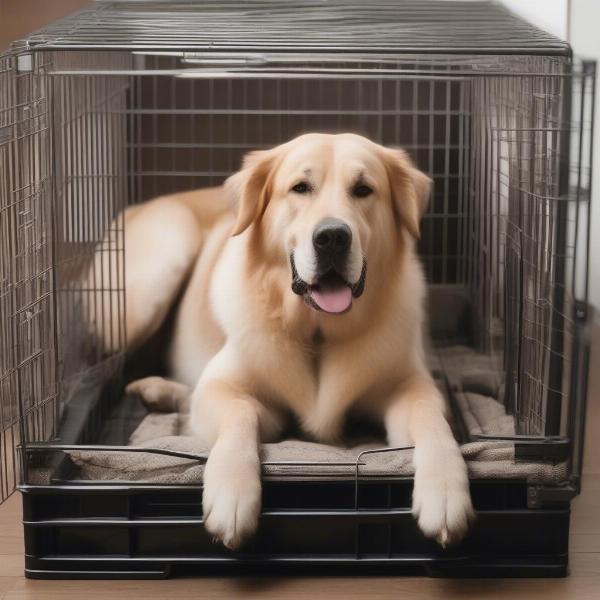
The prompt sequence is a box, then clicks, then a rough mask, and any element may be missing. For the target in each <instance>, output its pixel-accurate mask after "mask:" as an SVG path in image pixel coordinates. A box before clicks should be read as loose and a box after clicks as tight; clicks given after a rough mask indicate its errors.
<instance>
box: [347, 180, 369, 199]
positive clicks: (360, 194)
mask: <svg viewBox="0 0 600 600" xmlns="http://www.w3.org/2000/svg"><path fill="white" fill-rule="evenodd" d="M372 193H373V189H372V188H370V187H369V186H368V185H365V184H364V183H359V184H358V185H355V186H354V187H353V188H352V195H353V196H354V197H355V198H366V197H367V196H370V195H371V194H372Z"/></svg>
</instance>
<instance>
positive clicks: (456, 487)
mask: <svg viewBox="0 0 600 600" xmlns="http://www.w3.org/2000/svg"><path fill="white" fill-rule="evenodd" d="M444 412H445V407H444V399H443V397H442V395H441V394H440V392H439V391H438V389H437V388H436V386H435V384H434V383H433V381H432V380H431V378H430V377H429V376H428V375H422V376H417V377H415V378H414V379H411V380H410V381H408V382H407V383H406V384H405V385H404V387H403V388H402V389H401V390H399V392H398V393H397V394H396V396H395V398H394V401H393V402H392V404H391V405H390V407H389V409H388V411H387V414H386V416H385V425H386V429H387V435H388V443H389V444H390V445H391V446H403V445H405V444H406V443H407V442H411V441H412V442H413V443H414V446H415V450H414V468H415V484H414V490H413V515H414V516H415V518H416V519H417V521H418V523H419V527H420V528H421V530H422V531H423V533H425V535H427V536H428V537H432V538H435V539H436V540H437V541H438V542H439V543H440V544H441V545H442V546H446V545H448V544H450V543H452V542H455V541H458V540H460V539H461V538H462V537H463V536H464V534H465V533H466V531H467V529H468V526H469V521H470V520H471V519H472V517H473V515H474V512H473V506H472V504H471V496H470V493H469V478H468V474H467V466H466V464H465V461H464V459H463V457H462V455H461V453H460V449H459V447H458V444H457V442H456V440H455V438H454V436H453V435H452V431H451V429H450V425H449V424H448V422H447V421H446V419H445V417H444Z"/></svg>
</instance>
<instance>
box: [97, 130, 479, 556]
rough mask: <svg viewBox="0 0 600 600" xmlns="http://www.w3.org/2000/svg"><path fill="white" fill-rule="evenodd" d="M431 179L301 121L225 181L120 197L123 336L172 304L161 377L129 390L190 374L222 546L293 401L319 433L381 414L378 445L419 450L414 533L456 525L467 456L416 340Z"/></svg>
mask: <svg viewBox="0 0 600 600" xmlns="http://www.w3.org/2000/svg"><path fill="white" fill-rule="evenodd" d="M429 190H430V180H429V179H428V177H427V176H425V175H424V174H423V173H421V172H420V171H418V170H417V169H416V168H415V167H414V166H413V164H412V163H411V161H410V160H409V158H408V157H407V155H406V154H405V153H404V152H402V151H401V150H396V149H388V148H384V147H382V146H379V145H377V144H375V143H373V142H371V141H369V140H367V139H365V138H363V137H360V136H357V135H353V134H342V135H325V134H307V135H303V136H301V137H298V138H296V139H294V140H292V141H290V142H288V143H286V144H283V145H281V146H278V147H276V148H273V149H271V150H266V151H257V152H252V153H250V154H249V155H248V156H247V157H246V158H245V160H244V164H243V166H242V169H241V170H240V171H239V172H238V173H236V174H234V175H233V176H231V177H230V178H229V179H228V180H227V181H226V183H225V185H224V186H223V187H222V188H214V189H206V190H200V191H194V192H186V193H180V194H173V195H171V196H165V197H161V198H158V199H155V200H152V201H150V202H147V203H145V204H142V205H138V206H133V207H131V208H129V209H127V211H126V213H125V215H124V218H125V247H126V254H125V273H126V327H127V340H128V342H127V345H128V350H134V349H135V348H138V347H139V346H141V345H142V344H143V343H144V341H146V340H147V339H148V338H149V337H150V336H151V335H152V334H153V333H154V332H155V331H156V330H157V329H158V328H159V326H160V325H161V323H162V322H163V320H164V319H165V317H166V315H167V313H168V312H169V311H173V310H175V320H174V327H173V330H172V336H171V341H170V345H169V348H168V362H169V365H170V371H171V376H172V379H173V381H172V382H171V381H168V380H165V379H160V378H158V377H151V378H147V379H143V380H140V381H137V382H134V383H132V384H131V385H130V386H129V391H130V392H136V393H138V394H140V395H141V396H143V397H144V398H145V399H146V401H148V402H150V403H152V402H157V401H160V402H173V401H174V400H175V401H176V399H177V396H178V395H181V394H183V393H185V392H186V391H187V389H188V388H187V387H186V386H189V387H190V388H193V393H192V399H191V414H190V421H191V427H192V429H193V431H194V432H195V434H196V435H198V436H199V437H200V438H201V439H202V440H203V441H204V443H206V445H207V447H209V448H210V454H209V457H208V461H207V463H206V468H205V472H204V493H203V513H204V523H205V527H206V529H207V530H208V531H209V532H210V533H211V534H212V535H213V536H215V537H216V538H218V539H219V540H221V541H222V542H223V543H224V544H225V545H226V546H227V547H229V548H237V547H239V546H240V544H242V543H243V542H244V540H246V539H247V538H248V537H249V536H251V535H252V533H253V532H254V531H255V530H256V528H257V526H258V520H259V515H260V510H261V464H260V457H259V450H260V443H261V442H269V441H275V440H277V439H278V437H279V436H280V435H281V433H282V431H283V428H284V426H285V424H286V420H287V417H288V415H289V414H290V413H291V414H293V415H294V416H295V418H296V419H297V421H298V423H299V424H300V426H301V428H302V429H303V431H304V432H306V434H307V435H308V436H309V437H311V438H312V439H315V440H318V441H322V442H335V441H336V440H338V439H339V437H340V434H341V431H342V427H343V424H344V420H345V417H346V416H347V415H348V412H349V411H350V410H352V412H353V414H358V415H362V416H364V418H365V419H369V420H373V419H374V420H376V421H379V422H381V423H382V424H383V425H384V427H385V430H386V433H387V440H388V443H389V445H390V446H394V447H397V446H411V445H414V446H415V451H414V469H415V477H414V492H413V512H414V515H415V518H416V519H417V520H418V524H419V527H420V528H421V530H422V531H423V533H424V534H425V535H427V536H430V537H432V538H435V539H436V540H438V542H439V543H440V544H442V545H446V544H448V543H450V542H452V541H456V540H458V539H460V538H461V537H462V536H463V534H464V533H465V532H466V530H467V527H468V524H469V521H470V519H471V516H472V514H473V508H472V505H471V499H470V494H469V480H468V476H467V469H466V465H465V463H464V460H463V458H462V456H461V453H460V450H459V447H458V445H457V442H456V441H455V438H454V437H453V434H452V431H451V429H450V426H449V424H448V422H447V420H446V418H445V403H444V399H443V397H442V395H441V394H440V392H439V391H438V389H437V388H436V386H435V384H434V382H433V380H432V378H431V376H430V374H429V372H428V369H427V366H426V363H425V356H424V350H423V339H422V338H423V331H422V330H423V321H424V296H425V283H424V278H423V274H422V272H421V268H420V265H419V262H418V260H417V258H416V255H415V250H414V245H415V244H414V240H415V238H417V237H418V236H419V221H420V217H421V215H422V214H423V212H424V210H425V207H426V203H427V199H428V196H429ZM96 270H97V271H98V272H101V271H99V267H98V268H97V269H96ZM105 271H106V269H105ZM110 294H111V292H110V291H106V292H104V295H106V296H107V297H106V298H103V299H104V300H106V302H105V305H106V306H109V304H110V303H109V299H110V298H109V296H110ZM98 301H99V300H98ZM115 301H116V299H115ZM98 305H100V304H98ZM115 312H116V311H115ZM110 318H114V316H113V312H108V309H107V312H106V313H105V315H104V319H100V320H101V321H104V324H105V327H104V329H102V330H101V331H98V332H97V333H98V335H100V336H101V337H102V338H103V340H104V344H105V347H106V349H107V350H110V349H111V340H112V339H117V335H116V330H117V328H118V327H119V326H120V324H119V323H118V322H116V321H115V322H113V323H112V327H110V326H108V327H106V323H107V322H108V323H110V321H108V319H110ZM98 329H100V328H99V327H98Z"/></svg>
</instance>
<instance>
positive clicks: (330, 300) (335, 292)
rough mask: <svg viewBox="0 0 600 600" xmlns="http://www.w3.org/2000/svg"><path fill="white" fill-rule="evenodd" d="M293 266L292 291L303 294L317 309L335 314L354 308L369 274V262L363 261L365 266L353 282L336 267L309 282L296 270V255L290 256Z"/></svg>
mask: <svg viewBox="0 0 600 600" xmlns="http://www.w3.org/2000/svg"><path fill="white" fill-rule="evenodd" d="M290 263H291V266H292V291H293V292H294V293H295V294H298V295H299V296H302V297H303V298H304V300H305V301H306V303H307V304H308V305H309V306H311V307H312V308H314V309H316V310H321V311H323V312H326V313H330V314H333V315H340V314H343V313H345V312H348V311H349V310H350V309H351V308H352V299H353V298H358V297H359V296H360V295H361V294H362V293H363V291H364V289H365V279H366V276H367V262H366V260H365V261H363V268H362V272H361V274H360V278H359V280H358V281H357V282H356V283H355V284H351V283H349V282H348V281H346V279H344V277H342V275H340V274H339V273H338V272H337V271H336V270H335V269H330V270H329V271H327V273H325V274H324V275H321V276H320V277H319V278H318V279H317V281H316V283H313V284H308V283H306V281H304V280H303V279H302V278H301V277H300V276H299V275H298V271H297V270H296V264H295V262H294V255H293V254H292V255H291V256H290Z"/></svg>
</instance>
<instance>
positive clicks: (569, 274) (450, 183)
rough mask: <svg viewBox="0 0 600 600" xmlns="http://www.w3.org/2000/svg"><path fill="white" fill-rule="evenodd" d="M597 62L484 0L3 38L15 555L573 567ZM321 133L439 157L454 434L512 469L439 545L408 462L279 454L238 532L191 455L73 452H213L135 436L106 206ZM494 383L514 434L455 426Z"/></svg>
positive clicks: (438, 337)
mask: <svg viewBox="0 0 600 600" xmlns="http://www.w3.org/2000/svg"><path fill="white" fill-rule="evenodd" d="M594 88H595V65H594V64H593V63H590V62H583V63H580V62H577V61H575V60H574V59H573V57H572V55H571V51H570V48H569V46H568V45H567V44H566V43H564V42H562V41H560V40H558V39H556V38H554V37H552V36H550V35H548V34H546V33H544V32H543V31H540V30H539V29H536V28H534V27H533V26H531V25H529V24H528V23H526V22H524V21H521V20H520V19H518V18H517V17H515V16H514V15H512V14H511V13H509V12H508V11H506V10H505V9H504V8H503V7H501V6H499V5H497V4H495V3H493V2H467V1H465V2H452V3H450V2H445V1H440V0H427V1H426V2H416V1H412V0H405V1H402V2H399V1H397V0H378V1H377V3H373V4H369V5H368V6H366V5H364V3H360V2H358V1H356V0H343V1H342V0H297V1H296V2H293V3H292V2H274V1H272V0H253V1H251V2H235V1H233V0H222V1H219V2H215V3H203V4H202V5H196V4H192V3H185V2H180V1H174V2H166V1H165V2H154V1H147V2H139V1H138V2H135V1H130V2H119V1H100V2H97V3H95V5H93V6H92V7H90V8H88V9H85V10H82V11H80V12H78V13H76V14H74V15H72V16H70V17H67V18H65V19H63V20H61V21H59V22H57V23H55V24H53V25H51V26H49V27H48V28H46V29H44V30H42V31H40V32H37V33H35V34H32V35H31V36H29V37H28V38H27V39H26V40H24V41H22V42H17V43H15V44H14V45H13V46H12V47H11V49H10V50H9V51H8V52H7V53H6V54H4V55H2V56H1V57H0V216H1V220H0V257H1V263H0V277H1V280H2V287H1V289H0V452H1V469H0V500H1V499H4V498H6V497H7V496H8V495H9V494H10V493H11V492H12V491H13V489H14V487H15V485H16V483H17V481H18V482H20V489H21V491H22V492H23V498H24V520H25V538H26V554H27V558H26V568H27V573H28V575H29V576H31V577H159V576H166V575H168V574H169V573H172V572H179V571H181V570H185V569H188V568H191V567H199V568H209V567H210V568H215V567H216V566H223V565H227V566H231V565H236V566H242V567H243V566H249V565H252V566H255V567H258V566H259V565H264V564H269V565H271V566H272V565H273V564H275V563H277V564H287V565H292V564H293V565H312V566H313V567H314V566H315V564H327V565H341V566H343V565H348V564H352V565H358V564H361V565H364V566H370V567H373V566H386V565H388V566H389V565H394V567H395V568H398V569H399V568H400V567H404V568H411V569H414V568H420V569H425V570H426V571H427V572H430V573H433V574H440V573H443V574H446V573H447V574H466V573H469V574H479V575H485V574H494V575H498V574H506V575H518V574H528V575H562V574H565V573H566V568H567V561H568V556H567V555H568V526H569V502H570V499H571V498H572V497H573V496H574V495H576V494H577V493H578V491H579V477H580V473H581V457H582V447H583V426H584V417H585V395H586V373H587V356H588V339H587V333H586V329H587V324H588V322H589V318H590V316H589V309H588V306H587V291H588V290H587V272H588V238H589V210H590V181H591V172H590V164H591V132H592V125H593V105H594V102H593V100H594ZM309 131H327V132H346V131H351V132H356V133H360V134H362V135H365V136H367V137H369V138H371V139H373V140H374V141H376V142H379V143H382V144H384V145H393V146H402V147H404V148H405V149H406V150H407V151H408V152H409V153H410V154H411V155H412V157H413V158H414V160H415V161H416V163H417V165H418V166H419V167H420V168H421V169H422V170H423V171H425V172H427V173H429V174H430V175H431V177H432V178H433V180H434V186H433V192H432V197H431V201H430V206H429V211H428V213H427V214H426V216H425V218H424V222H423V232H422V239H421V241H420V246H419V252H420V255H421V258H422V261H423V264H424V269H425V273H426V276H427V280H428V282H429V284H430V296H431V299H430V313H431V314H430V321H431V330H432V332H431V333H432V337H433V340H434V343H433V351H432V353H433V355H434V356H435V360H434V364H435V367H434V369H435V370H437V373H438V375H439V379H440V381H441V382H442V385H443V386H444V388H445V389H446V390H447V392H448V396H449V399H450V401H451V403H452V406H453V409H454V412H455V413H456V419H457V435H459V436H462V438H463V440H462V441H464V442H465V443H471V444H473V443H475V442H477V443H479V444H484V445H485V444H488V445H489V448H497V447H502V448H507V449H508V451H510V453H511V454H510V456H511V460H510V461H509V462H511V464H513V465H514V466H515V469H516V474H515V473H512V474H511V473H508V472H507V473H505V474H504V475H503V476H498V475H496V476H495V477H487V478H486V477H484V476H477V475H475V476H474V477H473V480H472V493H473V498H474V503H475V507H476V509H477V512H478V523H477V524H476V526H475V528H474V530H473V532H472V534H471V535H470V537H468V538H467V539H466V540H465V541H464V542H463V543H462V544H461V545H460V547H458V548H455V549H453V550H448V551H442V550H441V549H440V548H437V547H436V546H435V544H433V543H430V542H427V541H426V540H424V539H422V538H421V536H420V534H419V533H418V532H417V530H416V527H415V526H414V524H413V523H412V520H411V516H410V493H411V486H412V481H411V478H410V476H409V475H406V474H394V473H393V472H391V473H385V474H383V475H382V474H381V473H379V474H375V475H364V474H362V473H359V466H360V467H361V469H362V465H363V462H362V460H363V458H364V457H363V456H362V455H361V457H360V460H359V457H358V455H357V456H356V457H355V458H353V459H352V460H349V461H346V462H343V461H342V462H338V463H337V467H339V468H340V469H339V472H340V473H341V474H339V473H337V472H336V468H337V467H336V463H335V461H333V462H332V470H333V471H334V473H333V474H331V473H329V474H326V475H323V474H322V473H320V472H319V471H318V469H319V468H320V466H319V463H314V464H305V463H303V464H295V465H294V464H292V463H294V461H291V462H290V461H288V464H287V466H288V467H290V468H291V469H292V471H293V472H286V473H285V476H281V473H280V474H279V475H280V476H276V474H275V475H273V476H270V477H267V478H266V480H265V488H264V499H263V505H264V514H263V518H262V524H261V530H260V532H259V536H258V537H257V539H256V540H255V541H254V542H253V545H252V547H251V548H250V549H249V550H247V551H246V553H245V554H239V555H232V554H231V553H228V552H226V551H225V550H223V549H219V548H217V547H216V546H213V545H211V544H210V540H208V539H207V537H206V534H205V533H204V531H203V528H202V516H201V489H202V488H201V481H197V482H195V483H192V484H190V483H189V481H188V482H184V481H182V482H179V483H173V482H171V483H170V485H165V484H162V483H157V482H154V481H144V480H139V479H138V480H136V479H135V478H132V479H131V480H128V481H124V480H123V478H122V477H117V476H116V475H115V476H114V477H113V476H112V475H110V474H109V475H106V476H104V477H102V478H100V477H99V476H98V474H97V470H96V471H94V472H92V471H89V472H87V474H82V473H83V471H85V469H84V468H83V467H82V464H83V463H82V461H81V456H82V455H81V452H87V453H88V454H87V455H86V456H88V457H89V456H90V453H91V454H93V455H94V456H96V455H97V456H98V457H107V456H109V455H111V454H112V455H114V454H115V453H120V454H119V455H120V456H125V455H129V454H132V455H133V454H137V455H139V454H140V453H141V454H142V455H147V456H149V455H151V454H156V453H159V454H160V455H167V458H169V459H175V458H177V459H179V460H183V461H186V460H187V461H188V462H189V463H190V464H193V463H195V464H197V463H198V462H202V460H203V457H202V456H199V455H197V454H195V453H193V452H189V451H184V450H177V449H175V450H173V449H165V448H158V447H149V446H148V445H146V446H144V447H139V446H135V445H129V446H128V445H127V444H128V441H129V439H130V438H129V434H130V433H131V430H132V427H133V426H132V425H131V422H132V421H135V419H136V418H137V419H138V420H137V421H136V424H137V423H138V422H139V420H140V419H141V418H142V417H141V416H140V411H139V410H138V409H137V408H135V407H133V406H132V404H131V402H128V401H126V400H121V397H122V389H123V382H124V381H126V380H127V378H128V376H129V375H128V373H129V371H128V369H129V368H130V366H129V363H128V360H126V356H125V352H124V348H125V339H126V332H125V329H124V325H123V327H122V328H118V330H116V331H115V330H111V331H110V336H109V337H110V339H111V344H110V350H111V351H110V352H107V351H106V348H102V347H101V346H100V345H99V344H98V341H97V340H95V339H94V338H93V336H91V335H90V333H89V331H88V330H87V328H86V327H85V325H84V323H85V322H86V320H89V319H91V320H94V321H95V322H96V323H100V326H102V324H103V323H105V324H106V327H108V323H110V322H112V321H109V320H108V319H107V316H109V315H112V314H114V313H115V312H116V313H117V314H119V315H123V314H124V310H125V302H124V295H125V286H124V281H125V277H126V276H127V274H126V273H125V271H124V253H125V251H126V248H125V247H124V222H123V218H122V216H121V211H122V209H123V208H125V207H126V206H127V205H128V204H131V203H137V202H142V201H144V200H147V199H150V198H153V197H155V196H158V195H161V194H166V193H172V192H175V191H180V190H188V189H194V188H198V187H204V186H209V185H216V184H219V183H221V182H222V181H223V180H224V179H225V178H226V177H227V176H228V175H230V174H231V173H232V172H234V171H235V170H237V168H238V167H239V165H240V162H241V158H242V156H243V155H244V154H245V153H246V152H248V151H250V150H253V149H257V148H266V147H270V146H273V145H276V144H279V143H281V142H284V141H286V140H288V139H291V138H292V137H294V136H296V135H299V134H301V133H304V132H309ZM91 264H94V265H95V269H96V270H97V272H95V274H93V276H92V277H91V279H90V278H87V279H86V278H84V277H83V274H84V273H86V272H87V270H88V269H89V267H90V265H91ZM105 273H109V274H110V286H109V288H105V289H100V290H99V289H98V287H97V286H98V285H99V283H98V282H100V281H102V280H104V281H106V279H105V278H104V279H103V278H102V277H101V274H105ZM98 292H100V295H98ZM120 322H122V323H124V319H121V320H120ZM457 345H460V348H462V349H463V351H464V348H469V349H470V350H469V351H471V352H474V353H475V354H474V355H473V356H475V355H476V356H477V357H478V360H480V362H481V360H483V361H484V362H483V363H481V364H484V365H485V367H484V369H483V371H485V377H484V378H483V380H482V379H481V377H479V375H481V373H479V375H478V376H477V377H479V379H477V377H474V375H473V373H464V372H462V371H461V368H462V367H461V366H460V365H461V364H462V365H463V367H464V361H463V362H462V363H461V360H460V356H459V357H458V359H457V354H456V353H455V354H452V353H451V352H448V349H449V348H455V349H456V346H457ZM462 356H463V359H464V355H462ZM456 364H458V365H459V368H458V371H457V368H456ZM452 365H454V367H453V366H452ZM463 371H464V369H463ZM475 380H477V381H475ZM482 388H485V394H486V395H488V396H493V399H494V401H495V404H494V406H500V407H503V410H504V411H505V412H506V414H507V415H508V417H507V418H508V420H509V421H510V427H511V428H512V429H510V431H509V433H507V432H506V431H504V430H502V431H500V430H487V429H486V428H482V429H481V430H479V431H476V432H475V433H474V430H473V428H472V427H470V426H469V421H468V418H465V414H464V410H462V409H461V406H463V408H464V402H463V404H461V398H462V399H463V400H464V399H465V398H467V399H468V394H473V393H476V392H477V393H479V392H481V391H482ZM471 399H472V398H471ZM132 415H133V416H132ZM136 415H137V416H136ZM471 448H473V446H471ZM486 448H487V446H486ZM77 453H79V454H77ZM76 456H79V460H76V458H75V457H76ZM102 460H105V458H102V459H98V461H97V462H98V464H99V463H100V462H102ZM84 462H85V461H84ZM274 462H277V461H274ZM102 464H105V462H104V463H102ZM280 464H281V465H284V466H285V461H280ZM531 465H535V466H536V468H535V469H534V470H531V469H530V470H528V468H529V466H531ZM271 466H273V465H271ZM333 467H335V468H333ZM546 467H548V469H549V470H550V471H551V472H552V474H553V475H552V477H550V478H544V477H540V476H539V472H542V471H543V472H546V471H548V469H546V470H544V469H545V468H546ZM315 468H316V469H317V470H316V471H315V470H314V469H315ZM311 469H313V470H311ZM344 469H345V470H344ZM475 473H477V471H476V470H475ZM494 473H496V471H494Z"/></svg>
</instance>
